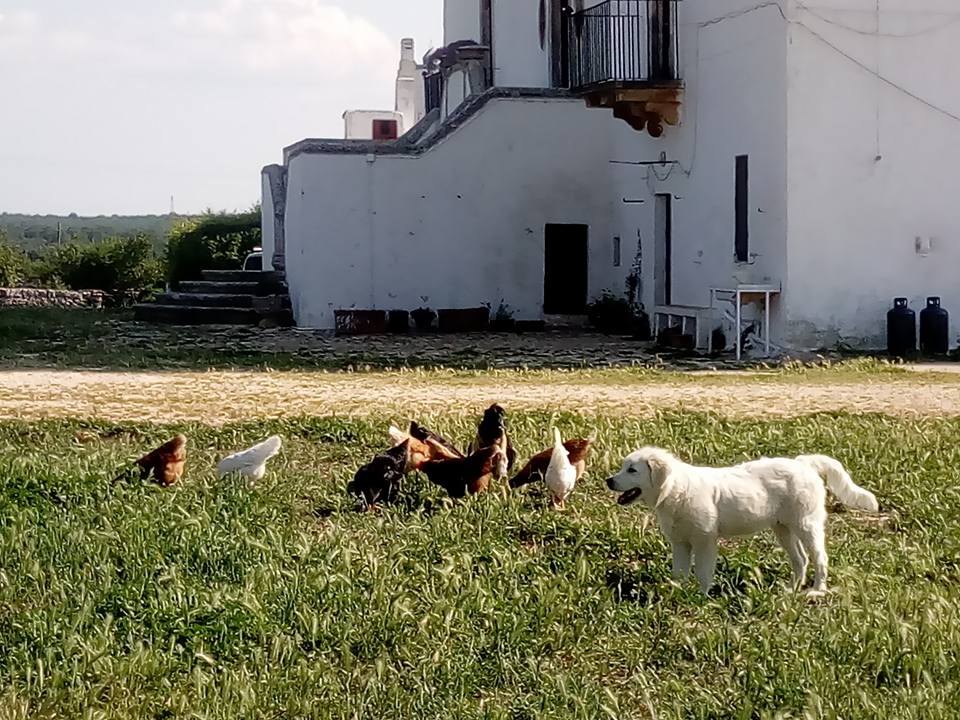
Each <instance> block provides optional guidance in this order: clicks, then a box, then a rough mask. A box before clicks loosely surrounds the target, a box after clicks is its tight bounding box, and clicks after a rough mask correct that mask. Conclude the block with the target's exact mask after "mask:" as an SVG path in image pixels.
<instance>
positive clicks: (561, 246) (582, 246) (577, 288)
mask: <svg viewBox="0 0 960 720" xmlns="http://www.w3.org/2000/svg"><path fill="white" fill-rule="evenodd" d="M588 237H589V228H588V226H587V225H547V226H546V228H545V230H544V255H543V257H544V261H543V268H544V271H543V312H544V313H546V314H547V315H583V314H584V313H585V312H586V311H587V262H588V261H587V257H588V250H587V248H588Z"/></svg>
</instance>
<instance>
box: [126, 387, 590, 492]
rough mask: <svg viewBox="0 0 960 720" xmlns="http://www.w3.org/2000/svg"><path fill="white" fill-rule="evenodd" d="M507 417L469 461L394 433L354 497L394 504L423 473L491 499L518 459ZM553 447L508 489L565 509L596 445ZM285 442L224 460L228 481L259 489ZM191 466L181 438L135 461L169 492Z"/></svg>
mask: <svg viewBox="0 0 960 720" xmlns="http://www.w3.org/2000/svg"><path fill="white" fill-rule="evenodd" d="M505 421H506V411H504V409H503V408H502V407H501V406H500V405H497V404H494V405H491V406H490V407H489V408H487V409H486V411H484V413H483V418H482V419H481V421H480V424H479V426H478V427H477V435H476V437H475V438H474V439H473V441H472V442H471V443H470V445H469V447H468V448H467V451H466V453H463V452H461V451H460V450H458V449H457V448H456V447H455V446H454V445H453V444H451V443H450V442H448V441H447V440H445V439H444V438H442V437H440V436H439V435H437V434H436V433H434V432H431V431H430V430H428V429H427V428H425V427H423V426H422V425H420V424H419V423H417V422H411V423H410V429H409V430H408V431H407V432H404V431H402V430H400V429H398V428H396V427H393V426H391V427H390V429H389V431H388V432H389V436H390V440H391V442H392V446H391V447H390V448H389V449H388V450H386V451H384V452H383V453H381V454H379V455H377V456H376V457H374V458H373V459H372V460H371V461H370V462H369V463H367V464H366V465H364V466H363V467H361V468H360V469H359V470H357V472H356V474H355V475H354V478H353V480H351V481H350V483H348V484H347V491H348V492H349V493H350V494H351V495H353V496H355V497H357V498H358V499H360V500H361V501H362V502H363V504H364V507H365V508H368V509H369V508H374V507H376V506H377V505H378V504H381V503H384V504H386V503H391V502H393V501H394V500H395V499H396V497H397V494H398V492H399V490H400V487H401V485H402V482H403V478H404V477H405V476H406V475H407V474H409V473H412V472H418V471H419V472H422V473H423V474H425V475H426V476H427V478H428V479H429V480H430V481H431V482H432V483H434V484H436V485H439V486H440V487H442V488H443V489H444V490H446V492H447V494H448V495H449V496H450V497H452V498H462V497H464V496H466V495H475V494H477V493H482V492H485V491H486V490H487V489H488V488H489V487H490V485H491V482H493V481H497V480H503V479H505V478H506V477H507V475H508V474H509V473H510V472H511V471H512V470H513V467H514V464H515V462H516V457H517V453H516V451H515V450H514V448H513V443H512V442H511V441H510V436H509V435H508V434H507V428H506V422H505ZM553 437H554V443H553V447H550V448H547V449H546V450H544V451H543V452H541V453H538V454H537V455H534V456H533V457H532V458H530V460H529V461H528V462H527V464H526V465H524V466H523V467H522V468H521V469H520V471H519V472H517V474H516V475H514V476H513V478H511V479H510V481H509V486H510V487H511V488H519V487H523V486H524V485H529V484H530V483H533V482H535V481H537V480H542V481H543V482H544V484H545V485H546V487H547V491H548V492H549V494H550V499H551V505H552V506H554V507H556V508H560V509H562V508H563V507H564V503H565V502H566V500H567V498H568V497H569V496H570V493H571V492H573V488H574V487H575V486H576V484H577V481H578V480H579V479H580V477H581V476H582V475H583V472H584V470H585V468H586V457H587V453H588V451H589V449H590V445H591V444H592V440H591V439H575V440H567V441H566V442H564V441H563V439H562V438H561V437H560V431H559V430H557V429H556V428H553ZM281 445H282V441H281V439H280V437H278V436H276V435H274V436H271V437H269V438H267V439H266V440H264V441H263V442H261V443H258V444H257V445H254V446H253V447H251V448H248V449H246V450H243V451H241V452H237V453H234V454H232V455H229V456H228V457H225V458H224V459H223V460H221V461H220V462H219V463H218V465H217V473H218V474H219V475H220V476H221V477H223V476H224V475H229V474H232V473H236V474H239V475H240V476H242V477H244V478H246V479H248V480H249V481H251V482H252V481H255V480H259V479H260V478H262V477H263V476H264V474H265V472H266V465H267V461H269V460H270V458H272V457H274V456H275V455H276V454H277V453H279V452H280V447H281ZM186 460H187V438H186V437H185V436H184V435H177V436H176V437H174V438H173V439H172V440H170V441H168V442H166V443H164V444H163V445H161V446H160V447H158V448H157V449H156V450H153V451H152V452H149V453H147V454H146V455H144V456H143V457H141V458H140V459H138V460H137V461H136V463H135V464H136V465H137V467H139V469H140V475H141V479H146V478H147V477H148V476H149V475H151V474H152V475H153V477H154V479H155V480H156V481H157V482H158V483H159V484H160V485H162V486H164V487H169V486H170V485H173V484H175V483H176V482H178V481H179V480H180V478H181V477H182V475H183V468H184V464H185V463H186Z"/></svg>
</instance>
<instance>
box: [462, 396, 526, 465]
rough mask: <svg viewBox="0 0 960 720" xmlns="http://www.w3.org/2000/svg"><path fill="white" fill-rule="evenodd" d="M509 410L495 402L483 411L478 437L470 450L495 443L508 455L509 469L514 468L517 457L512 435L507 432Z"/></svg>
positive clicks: (473, 450)
mask: <svg viewBox="0 0 960 720" xmlns="http://www.w3.org/2000/svg"><path fill="white" fill-rule="evenodd" d="M506 419H507V411H506V410H504V409H503V408H502V407H501V406H500V405H498V404H497V403H494V404H493V405H491V406H490V407H488V408H487V409H486V410H484V411H483V419H482V420H480V425H479V426H478V427H477V437H476V439H475V440H474V441H473V442H472V443H471V444H470V452H476V451H477V450H480V449H481V448H486V447H490V446H491V445H495V446H497V447H499V448H500V449H501V450H502V451H503V452H504V454H505V455H506V456H507V470H508V471H509V470H512V469H513V464H514V462H515V461H516V459H517V451H516V450H514V449H513V443H512V442H510V436H509V435H508V434H507V424H506Z"/></svg>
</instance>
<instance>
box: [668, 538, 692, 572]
mask: <svg viewBox="0 0 960 720" xmlns="http://www.w3.org/2000/svg"><path fill="white" fill-rule="evenodd" d="M671 545H672V549H673V579H674V580H683V579H685V578H686V577H687V576H688V575H689V574H690V560H691V557H690V554H691V553H692V552H693V548H692V547H690V543H681V542H675V543H671Z"/></svg>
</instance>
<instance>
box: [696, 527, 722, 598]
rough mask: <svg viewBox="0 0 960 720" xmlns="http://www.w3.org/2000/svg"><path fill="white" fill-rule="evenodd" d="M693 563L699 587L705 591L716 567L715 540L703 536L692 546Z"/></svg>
mask: <svg viewBox="0 0 960 720" xmlns="http://www.w3.org/2000/svg"><path fill="white" fill-rule="evenodd" d="M693 554H694V565H695V570H696V573H697V581H698V582H699V583H700V589H701V590H702V591H703V592H704V593H706V592H708V591H709V590H710V586H711V585H712V584H713V573H714V572H715V571H716V569H717V540H716V538H705V539H703V540H701V541H700V542H698V543H697V544H696V545H695V546H694V548H693Z"/></svg>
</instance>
